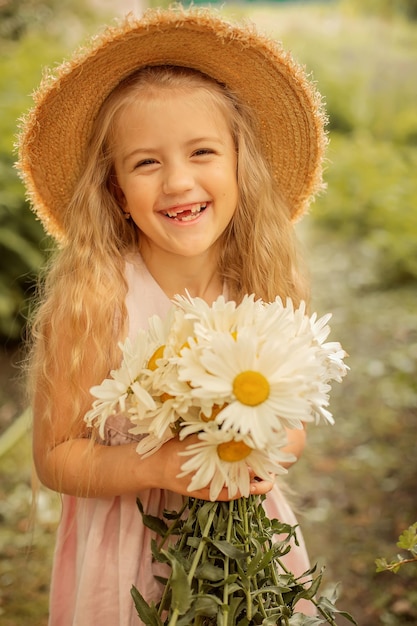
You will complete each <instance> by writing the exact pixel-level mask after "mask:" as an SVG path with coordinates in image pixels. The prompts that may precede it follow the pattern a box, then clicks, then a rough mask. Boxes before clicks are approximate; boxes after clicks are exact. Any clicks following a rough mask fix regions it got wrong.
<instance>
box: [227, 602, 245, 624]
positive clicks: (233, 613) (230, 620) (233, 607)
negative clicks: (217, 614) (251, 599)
mask: <svg viewBox="0 0 417 626" xmlns="http://www.w3.org/2000/svg"><path fill="white" fill-rule="evenodd" d="M245 606H246V603H245V600H244V598H240V597H239V596H234V597H232V599H231V600H230V601H229V605H228V613H227V626H235V624H236V620H237V617H238V615H239V614H240V613H241V611H242V609H243V608H244V607H245Z"/></svg>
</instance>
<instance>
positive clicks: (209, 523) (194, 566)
mask: <svg viewBox="0 0 417 626" xmlns="http://www.w3.org/2000/svg"><path fill="white" fill-rule="evenodd" d="M216 506H217V503H214V506H213V507H212V508H211V511H210V513H209V516H208V519H207V522H206V525H205V527H204V529H203V534H202V537H201V542H200V544H199V546H198V548H197V550H196V553H195V555H194V559H193V562H192V563H191V567H190V571H189V572H188V576H187V580H188V583H189V584H190V585H191V582H192V580H193V577H194V574H195V571H196V569H197V567H198V564H199V562H200V558H201V555H202V553H203V550H204V548H205V541H204V539H205V538H206V537H208V534H209V530H210V528H211V526H212V524H213V519H214V516H215V514H216ZM167 586H168V585H167ZM178 617H179V610H178V609H174V610H173V611H172V615H171V619H170V620H169V622H168V626H175V625H176V623H177V621H178Z"/></svg>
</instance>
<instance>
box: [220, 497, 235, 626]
mask: <svg viewBox="0 0 417 626" xmlns="http://www.w3.org/2000/svg"><path fill="white" fill-rule="evenodd" d="M234 508H235V501H234V500H230V501H229V516H228V519H227V530H226V541H227V542H228V543H231V538H232V528H233V512H234ZM229 565H230V558H229V557H228V556H225V559H224V567H223V571H224V578H223V580H227V579H228V577H229ZM228 613H229V583H225V585H224V587H223V626H227V622H228Z"/></svg>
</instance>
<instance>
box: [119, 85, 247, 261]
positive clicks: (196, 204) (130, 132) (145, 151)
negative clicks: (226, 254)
mask: <svg viewBox="0 0 417 626" xmlns="http://www.w3.org/2000/svg"><path fill="white" fill-rule="evenodd" d="M113 146H114V154H115V157H114V165H115V171H116V176H117V182H118V185H119V187H120V195H121V198H120V199H119V200H120V203H121V205H122V207H123V210H124V211H125V212H127V213H130V215H131V218H132V219H133V221H134V222H135V223H136V225H137V226H138V228H139V229H140V231H141V241H142V243H144V247H145V249H146V248H147V249H148V251H149V252H150V253H152V254H153V255H155V254H158V253H159V254H161V253H163V258H164V259H165V260H166V258H167V256H166V255H167V253H168V256H169V257H171V256H172V259H173V260H174V257H178V256H181V257H196V256H199V255H204V254H206V253H207V252H208V251H209V252H212V251H215V247H216V245H218V241H219V237H220V236H221V234H222V233H223V232H224V230H225V228H226V227H227V225H228V224H229V222H230V220H231V219H232V217H233V214H234V212H235V209H236V205H237V199H238V188H237V179H236V168H237V156H236V150H235V146H234V142H233V139H232V135H231V132H230V129H229V126H228V124H227V121H226V119H225V116H224V114H223V112H222V111H220V109H219V108H218V106H217V105H214V104H213V103H212V101H211V99H210V97H209V96H208V95H207V94H206V93H204V92H202V91H201V90H191V89H190V90H187V91H184V90H182V91H181V92H179V91H176V90H173V91H167V90H160V91H158V92H156V97H155V96H152V97H149V96H148V97H146V98H144V99H141V100H140V101H138V102H134V103H132V104H130V105H128V106H127V108H125V109H123V112H122V113H121V114H120V115H119V118H118V120H117V122H116V127H115V133H114V142H113Z"/></svg>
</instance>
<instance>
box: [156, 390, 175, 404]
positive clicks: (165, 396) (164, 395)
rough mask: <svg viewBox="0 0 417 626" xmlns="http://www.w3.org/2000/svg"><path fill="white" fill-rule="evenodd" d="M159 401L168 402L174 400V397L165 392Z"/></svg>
mask: <svg viewBox="0 0 417 626" xmlns="http://www.w3.org/2000/svg"><path fill="white" fill-rule="evenodd" d="M159 399H160V400H161V402H166V401H167V400H173V399H174V396H171V394H169V393H166V392H165V393H162V394H161V395H160V396H159Z"/></svg>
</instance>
